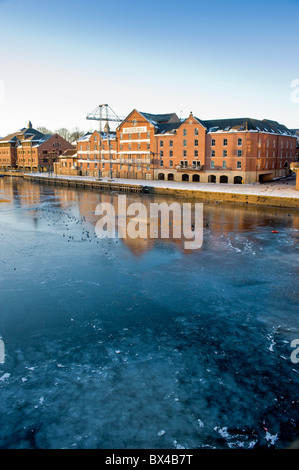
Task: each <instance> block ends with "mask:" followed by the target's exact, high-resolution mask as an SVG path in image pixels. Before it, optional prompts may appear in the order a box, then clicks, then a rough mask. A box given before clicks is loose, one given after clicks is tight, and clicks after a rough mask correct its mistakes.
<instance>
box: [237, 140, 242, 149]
mask: <svg viewBox="0 0 299 470" xmlns="http://www.w3.org/2000/svg"><path fill="white" fill-rule="evenodd" d="M238 145H239V147H240V146H241V145H242V139H240V138H239V139H238Z"/></svg>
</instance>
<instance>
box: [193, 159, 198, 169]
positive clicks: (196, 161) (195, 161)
mask: <svg viewBox="0 0 299 470" xmlns="http://www.w3.org/2000/svg"><path fill="white" fill-rule="evenodd" d="M192 166H193V168H200V162H199V161H198V160H193V162H192Z"/></svg>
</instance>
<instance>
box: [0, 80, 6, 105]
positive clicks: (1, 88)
mask: <svg viewBox="0 0 299 470" xmlns="http://www.w3.org/2000/svg"><path fill="white" fill-rule="evenodd" d="M4 99H5V85H4V80H0V104H1V103H4Z"/></svg>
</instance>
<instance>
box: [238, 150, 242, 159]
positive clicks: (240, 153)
mask: <svg viewBox="0 0 299 470" xmlns="http://www.w3.org/2000/svg"><path fill="white" fill-rule="evenodd" d="M240 157H242V150H238V158H240Z"/></svg>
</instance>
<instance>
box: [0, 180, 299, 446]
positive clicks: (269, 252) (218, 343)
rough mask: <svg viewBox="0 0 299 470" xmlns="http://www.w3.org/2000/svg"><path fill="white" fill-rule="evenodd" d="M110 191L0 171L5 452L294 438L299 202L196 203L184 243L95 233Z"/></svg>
mask: <svg viewBox="0 0 299 470" xmlns="http://www.w3.org/2000/svg"><path fill="white" fill-rule="evenodd" d="M116 198H117V194H116V193H104V192H103V193H98V192H95V191H94V192H92V191H79V190H72V189H65V188H62V187H51V186H42V185H41V186H40V185H38V184H32V183H29V182H26V181H23V180H21V179H14V180H10V179H9V178H1V179H0V249H1V251H0V338H1V342H2V344H3V345H4V347H5V358H4V359H3V361H2V363H0V403H1V404H0V448H44V449H53V448H80V449H83V448H88V449H95V448H97V449H142V448H145V449H183V448H185V449H197V448H210V449H211V448H241V447H242V448H254V447H270V446H274V447H276V448H284V447H286V446H288V445H289V444H290V443H291V442H292V441H293V440H295V438H296V437H297V436H298V435H299V363H298V362H296V361H294V360H293V359H294V355H293V359H292V356H291V354H292V352H293V351H294V348H292V347H291V343H292V341H294V339H298V338H299V310H298V307H299V288H298V270H299V263H298V261H299V259H298V258H299V257H298V253H299V252H298V240H299V212H298V211H295V210H292V209H288V210H283V209H271V208H269V207H268V208H262V207H254V206H251V207H249V206H242V205H239V206H238V205H235V206H234V205H230V204H228V203H220V204H214V203H213V204H212V203H210V204H208V203H204V234H203V246H202V248H201V249H199V250H196V251H195V250H194V251H191V252H190V251H185V250H184V249H183V247H182V244H181V243H180V241H178V240H175V239H171V240H159V239H157V240H151V239H146V240H145V239H135V240H123V239H113V240H109V239H99V238H97V237H96V234H95V224H96V222H97V220H98V219H99V217H98V216H96V215H95V208H96V206H97V204H98V203H99V202H100V201H110V202H112V203H114V201H115V200H116ZM127 198H128V200H130V201H142V202H145V203H146V204H148V203H149V202H151V201H154V200H155V201H159V202H161V201H165V202H171V201H174V199H170V198H169V199H167V198H162V197H152V196H141V195H128V196H127ZM1 199H2V200H4V201H6V202H1ZM177 201H180V200H179V199H177ZM273 230H275V231H277V233H273V232H272V231H273ZM296 357H299V353H298V355H297V356H295V359H296Z"/></svg>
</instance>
